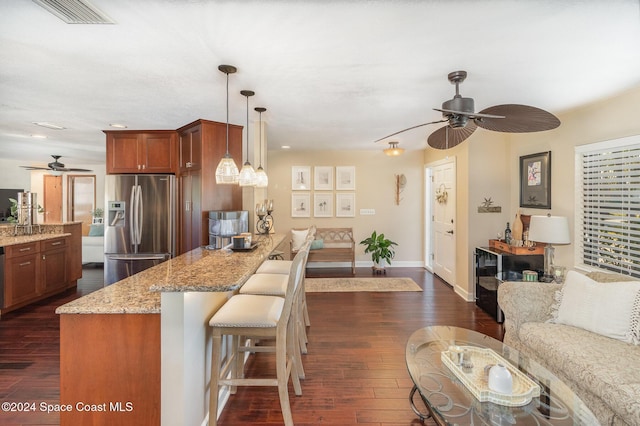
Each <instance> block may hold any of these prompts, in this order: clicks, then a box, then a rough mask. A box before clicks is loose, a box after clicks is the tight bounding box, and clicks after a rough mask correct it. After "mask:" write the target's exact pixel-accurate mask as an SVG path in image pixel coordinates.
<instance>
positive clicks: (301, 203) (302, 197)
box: [291, 192, 311, 217]
mask: <svg viewBox="0 0 640 426" xmlns="http://www.w3.org/2000/svg"><path fill="white" fill-rule="evenodd" d="M309 203H310V197H309V193H308V192H307V193H304V194H291V217H310V216H311V205H310V204H309Z"/></svg>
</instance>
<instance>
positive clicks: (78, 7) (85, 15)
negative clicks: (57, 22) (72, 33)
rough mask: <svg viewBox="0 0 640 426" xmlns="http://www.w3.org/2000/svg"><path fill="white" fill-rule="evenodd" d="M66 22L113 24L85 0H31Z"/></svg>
mask: <svg viewBox="0 0 640 426" xmlns="http://www.w3.org/2000/svg"><path fill="white" fill-rule="evenodd" d="M33 1H34V3H36V4H39V5H40V6H42V7H44V8H45V9H47V10H48V11H49V12H51V13H53V14H54V15H56V16H57V17H58V18H60V19H62V20H63V21H64V22H66V23H67V24H114V23H115V22H113V21H112V20H111V18H109V17H108V16H107V15H105V14H104V13H102V12H101V11H99V10H98V9H96V7H95V6H93V5H92V4H91V3H89V2H88V1H87V0H33Z"/></svg>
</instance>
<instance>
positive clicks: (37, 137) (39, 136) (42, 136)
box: [31, 135, 47, 139]
mask: <svg viewBox="0 0 640 426" xmlns="http://www.w3.org/2000/svg"><path fill="white" fill-rule="evenodd" d="M31 137H32V138H36V139H46V138H47V137H46V136H45V135H31Z"/></svg>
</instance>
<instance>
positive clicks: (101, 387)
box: [56, 234, 285, 425]
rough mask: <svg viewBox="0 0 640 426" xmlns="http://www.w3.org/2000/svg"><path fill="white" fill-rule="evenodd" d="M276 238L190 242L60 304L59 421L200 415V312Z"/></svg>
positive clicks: (160, 420) (203, 345) (199, 419)
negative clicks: (208, 244)
mask: <svg viewBox="0 0 640 426" xmlns="http://www.w3.org/2000/svg"><path fill="white" fill-rule="evenodd" d="M284 238H285V236H284V235H281V234H274V235H269V236H261V237H259V238H258V244H257V246H256V248H255V249H254V250H252V251H246V252H231V251H228V250H206V249H204V248H197V249H195V250H192V251H190V252H188V253H185V254H183V255H181V256H178V257H176V258H174V259H171V260H168V261H167V262H164V263H161V264H159V265H157V266H154V267H153V268H150V269H147V270H145V271H142V272H140V273H138V274H136V275H133V276H131V277H129V278H126V279H124V280H122V281H119V282H117V283H115V284H112V285H110V286H107V287H105V288H103V289H101V290H99V291H96V292H94V293H91V294H89V295H87V296H84V297H82V298H80V299H77V300H74V301H73V302H70V303H67V304H66V305H63V306H61V307H59V308H58V309H57V310H56V313H58V314H60V403H61V406H62V407H64V408H65V409H61V415H60V424H61V425H77V424H92V425H118V424H121V425H131V424H136V425H160V424H162V425H178V424H184V425H200V424H203V423H204V422H205V421H206V416H207V414H208V407H207V402H208V378H209V370H208V366H209V357H210V351H211V338H210V332H209V327H208V320H209V318H210V317H211V316H212V315H213V314H214V313H215V311H216V310H217V309H218V308H219V307H220V306H222V305H223V304H224V303H225V301H226V300H227V299H228V298H229V297H231V296H232V295H233V294H234V292H236V291H237V290H238V289H239V288H240V287H241V286H242V284H244V282H245V281H246V280H247V279H248V278H249V277H250V276H251V275H252V274H253V273H254V272H255V271H256V269H257V268H258V266H260V264H261V263H262V262H263V261H264V260H265V259H266V258H267V257H268V256H269V254H270V253H271V252H272V251H273V250H275V249H276V247H278V245H280V243H282V242H283V241H284ZM68 407H71V408H70V409H68V410H67V409H66V408H68ZM85 407H89V408H87V409H86V410H85V409H84V408H85Z"/></svg>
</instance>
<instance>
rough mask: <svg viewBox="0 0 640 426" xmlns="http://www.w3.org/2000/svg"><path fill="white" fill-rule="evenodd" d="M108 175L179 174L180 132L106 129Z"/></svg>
mask: <svg viewBox="0 0 640 426" xmlns="http://www.w3.org/2000/svg"><path fill="white" fill-rule="evenodd" d="M105 133H106V135H107V174H117V173H175V172H176V169H177V158H176V157H177V146H176V145H177V133H176V132H175V131H173V130H146V131H135V130H120V131H105Z"/></svg>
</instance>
